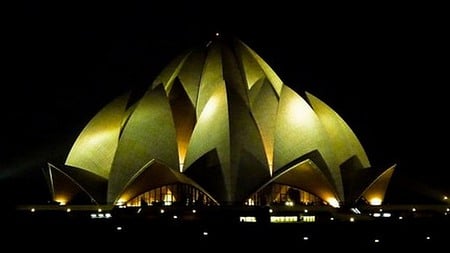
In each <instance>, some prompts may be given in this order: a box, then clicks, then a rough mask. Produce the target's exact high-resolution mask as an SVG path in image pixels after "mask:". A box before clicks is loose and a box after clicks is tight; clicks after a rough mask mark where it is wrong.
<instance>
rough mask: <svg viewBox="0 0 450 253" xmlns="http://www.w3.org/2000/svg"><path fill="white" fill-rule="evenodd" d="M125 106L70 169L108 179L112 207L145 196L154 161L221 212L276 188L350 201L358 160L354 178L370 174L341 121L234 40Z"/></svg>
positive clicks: (83, 144) (79, 143) (74, 153)
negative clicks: (351, 169)
mask: <svg viewBox="0 0 450 253" xmlns="http://www.w3.org/2000/svg"><path fill="white" fill-rule="evenodd" d="M129 98H130V96H128V95H124V96H121V97H119V98H117V99H116V100H114V101H112V102H111V103H110V104H109V105H107V106H105V107H104V109H102V110H101V111H100V112H99V113H98V114H97V115H96V116H94V117H93V118H92V120H91V121H90V122H89V123H88V124H87V125H86V127H85V128H84V129H83V131H82V132H81V133H80V135H79V137H78V138H77V140H76V141H75V143H74V145H73V147H72V149H71V151H70V153H69V155H68V157H67V160H66V165H70V166H72V167H76V168H79V169H83V170H86V171H89V172H91V173H93V174H95V175H98V176H101V177H103V178H105V179H107V180H108V189H107V192H108V193H107V197H106V199H107V202H109V203H115V202H117V201H118V199H119V198H120V197H121V194H123V193H124V192H127V191H128V192H139V190H138V189H135V188H133V187H131V188H130V185H129V184H130V182H132V181H133V180H132V179H134V178H136V177H137V176H138V175H139V174H140V173H142V171H143V170H145V169H146V168H147V166H148V164H149V163H150V162H151V161H158V163H159V164H162V165H164V166H165V167H166V168H167V169H169V170H172V171H173V172H174V173H175V172H176V173H177V174H176V175H178V174H181V175H183V178H184V177H187V178H189V180H187V179H183V180H184V181H185V182H189V184H191V185H195V186H196V187H198V188H201V187H203V188H202V189H203V190H204V191H205V192H206V193H207V194H209V195H210V196H211V197H212V198H213V199H215V200H217V201H218V202H219V203H235V202H240V201H243V200H244V199H245V198H248V196H250V195H251V194H253V193H254V192H255V191H256V190H258V189H260V187H262V186H263V185H266V184H267V183H268V182H272V181H276V180H278V181H279V182H285V183H286V184H291V185H294V186H297V187H299V188H304V189H309V190H310V191H311V192H312V193H316V195H317V196H319V197H321V198H325V197H330V198H331V197H333V198H335V199H337V200H338V201H344V199H345V196H344V187H345V186H344V185H343V179H342V175H341V167H342V166H343V164H344V163H346V162H347V161H349V160H352V159H353V160H358V161H359V167H358V168H357V169H359V168H369V167H370V163H369V160H368V158H367V155H366V153H365V151H364V149H363V147H362V145H361V143H360V142H359V141H358V139H357V137H356V136H355V134H354V133H353V131H352V130H351V129H350V127H349V126H348V125H347V124H346V123H345V121H344V120H343V119H342V118H341V117H340V116H339V115H338V114H337V113H336V112H335V111H333V110H332V109H331V108H330V107H329V106H327V105H326V104H325V103H324V102H322V101H321V100H319V99H318V98H316V97H315V96H313V95H312V94H310V93H306V99H307V100H306V99H304V98H303V97H302V96H300V95H299V94H297V93H296V92H294V91H293V90H292V89H291V88H289V87H288V86H286V85H285V84H284V83H283V81H281V79H280V78H279V77H278V76H277V74H276V73H275V72H274V71H273V70H272V68H271V67H270V66H269V65H268V64H267V63H266V62H265V61H264V60H263V59H262V58H261V57H260V56H258V55H257V54H256V53H255V52H254V51H253V50H252V49H250V48H249V47H248V46H247V45H246V44H245V43H243V42H242V41H240V40H238V39H235V38H231V39H223V38H220V37H218V38H216V39H215V40H213V41H211V42H210V43H208V44H207V45H206V46H204V47H201V48H195V49H192V50H190V51H188V52H186V53H184V54H181V55H180V56H179V57H177V58H176V59H174V60H173V61H172V62H171V63H170V64H169V65H168V66H167V67H166V68H164V69H163V70H162V71H161V73H160V74H159V75H158V76H157V77H156V78H155V80H154V82H153V83H152V85H151V86H150V87H149V88H148V89H147V91H146V92H145V94H143V95H142V96H141V97H140V98H139V99H138V100H137V101H136V102H134V103H132V104H131V105H130V104H129V103H130V101H129ZM311 154H313V155H311ZM202 159H208V161H210V162H209V163H210V164H208V166H204V164H205V163H204V162H199V161H201V160H202ZM299 159H300V160H299ZM302 159H303V160H302ZM306 161H308V162H306ZM293 164H294V165H293ZM307 164H313V165H308V166H307ZM158 166H160V165H158ZM345 166H347V167H348V166H349V163H346V165H345ZM147 169H148V168H147ZM161 171H166V170H162V169H161ZM164 173H165V174H167V175H171V174H170V173H168V172H167V171H166V172H164ZM174 175H175V174H174ZM208 175H214V176H208ZM288 175H291V176H292V177H291V176H288ZM152 176H154V173H150V174H149V173H146V176H145V177H146V178H147V179H148V178H149V177H152ZM174 178H177V177H174ZM178 178H179V177H178ZM297 179H298V180H297ZM179 180H181V179H180V178H179ZM183 180H182V181H183ZM292 180H294V181H295V182H293V181H292ZM309 180H312V181H313V182H310V181H309ZM150 181H151V180H150ZM154 184H155V185H156V183H154ZM139 185H143V184H142V182H141V183H139ZM142 187H144V186H142ZM130 189H133V190H132V191H131V190H130ZM366 193H367V192H366ZM367 194H368V193H367ZM130 197H132V196H129V197H127V198H130Z"/></svg>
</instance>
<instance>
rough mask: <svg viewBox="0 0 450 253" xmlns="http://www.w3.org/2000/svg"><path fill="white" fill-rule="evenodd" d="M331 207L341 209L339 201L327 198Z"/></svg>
mask: <svg viewBox="0 0 450 253" xmlns="http://www.w3.org/2000/svg"><path fill="white" fill-rule="evenodd" d="M326 201H327V202H328V204H330V206H332V207H335V208H338V207H339V201H337V199H336V198H327V200H326Z"/></svg>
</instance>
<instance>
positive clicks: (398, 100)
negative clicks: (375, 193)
mask: <svg viewBox="0 0 450 253" xmlns="http://www.w3.org/2000/svg"><path fill="white" fill-rule="evenodd" d="M112 2H114V1H111V3H110V2H104V3H100V2H95V3H92V2H88V3H80V2H73V3H70V2H64V3H49V2H44V1H25V2H21V3H20V4H17V5H16V6H14V7H11V9H10V11H8V10H7V12H9V13H8V14H10V15H7V18H6V22H5V23H4V25H5V28H4V29H3V32H2V33H3V36H2V37H3V39H2V40H3V42H4V43H5V44H4V46H3V48H4V52H5V55H6V57H4V60H5V66H4V70H6V71H5V74H4V75H3V81H2V101H1V103H2V104H1V105H2V111H3V112H4V114H3V115H2V118H3V120H2V128H3V130H2V135H3V137H2V139H1V146H2V149H1V154H0V157H1V159H0V166H1V167H0V184H1V189H2V190H7V191H8V194H6V195H8V196H7V197H11V199H16V200H17V199H22V200H24V201H34V200H36V199H42V198H47V194H48V193H46V192H45V191H42V189H45V187H46V186H45V182H44V178H43V177H42V173H41V171H40V169H41V168H44V167H45V166H46V163H47V162H51V163H54V164H62V163H63V160H64V158H65V156H66V155H67V153H68V151H69V149H70V146H71V145H72V144H73V142H74V140H75V138H76V137H77V135H78V134H79V132H80V131H81V130H82V128H83V127H84V126H85V124H86V123H87V122H88V121H89V120H90V119H91V117H92V116H94V115H95V113H97V112H98V110H100V109H101V108H102V107H103V106H104V105H105V104H106V103H108V102H109V101H111V100H112V99H113V98H115V97H117V96H118V95H120V94H122V92H124V91H128V90H130V89H139V88H145V87H147V86H148V85H149V84H151V82H152V81H153V79H154V78H155V77H156V75H157V74H158V73H159V71H160V70H161V69H162V68H163V67H165V66H166V65H167V63H168V62H169V61H170V60H171V59H173V58H174V57H175V56H177V55H178V54H180V53H182V52H184V51H185V50H188V49H190V48H191V47H194V46H198V45H202V44H205V43H206V42H207V41H208V40H210V39H211V38H212V37H213V36H214V34H215V33H216V32H220V33H222V34H231V35H234V36H237V37H238V38H239V39H241V40H242V41H243V42H244V43H246V44H247V45H248V46H250V47H251V48H252V49H253V50H255V51H256V53H258V54H259V55H260V56H261V57H262V58H263V59H264V60H265V61H266V62H267V63H268V64H269V65H270V66H271V67H272V68H273V69H274V71H275V72H276V73H277V74H278V76H279V77H280V78H281V79H282V80H283V81H284V83H285V84H286V85H288V86H289V87H291V88H293V89H294V90H295V91H297V92H298V93H300V94H303V92H304V91H308V92H310V93H312V94H314V95H315V96H317V97H318V98H320V99H321V100H322V101H324V102H325V103H327V104H328V105H329V106H331V107H332V108H333V109H334V110H335V111H336V112H337V113H338V114H340V116H342V118H343V119H344V120H345V121H346V122H347V123H348V124H349V125H350V127H351V128H352V129H353V131H354V132H355V133H356V135H357V136H358V137H359V139H360V141H361V143H362V145H363V146H364V147H365V149H366V152H367V154H368V156H369V160H370V161H371V163H372V165H373V166H374V167H383V168H387V167H389V166H391V165H393V164H397V165H398V167H397V170H396V172H395V174H394V178H393V182H395V184H391V186H392V191H391V193H390V195H389V197H391V198H392V199H394V195H395V199H396V200H405V201H406V202H408V201H417V200H419V199H422V198H423V197H426V198H431V199H434V198H435V199H439V198H441V197H442V195H443V194H450V189H449V188H450V187H449V183H448V182H449V178H448V176H449V172H448V171H449V168H448V165H447V157H448V152H447V150H448V128H447V123H446V122H447V101H448V96H447V94H448V93H447V91H446V90H447V87H446V86H447V85H448V83H449V82H448V81H449V80H448V69H449V68H448V67H449V64H448V61H449V60H448V59H449V50H448V45H449V39H448V38H447V33H448V26H447V25H446V23H447V22H446V19H447V17H446V15H445V13H443V12H444V11H443V10H444V9H443V8H442V6H431V5H427V6H424V5H419V4H417V5H415V4H412V3H397V4H392V3H391V4H389V5H381V4H380V5H376V4H374V3H367V4H355V3H348V4H342V3H340V4H332V5H327V4H325V3H317V4H315V5H313V4H303V3H292V4H287V3H283V4H282V2H279V1H277V3H271V4H270V5H265V4H263V3H262V2H260V3H259V4H254V5H253V6H252V7H249V6H248V5H249V4H250V3H246V4H245V5H244V3H242V2H237V3H233V2H232V1H229V2H226V3H221V2H203V3H202V2H194V1H189V2H188V3H189V4H187V3H185V4H181V5H180V4H178V3H168V4H163V3H160V2H153V3H146V2H144V1H143V2H132V1H130V2H128V1H127V2H126V3H125V2H124V3H112ZM163 5H166V6H163ZM36 178H38V180H36ZM391 186H390V187H391ZM30 189H32V190H31V191H30ZM394 193H395V194H394Z"/></svg>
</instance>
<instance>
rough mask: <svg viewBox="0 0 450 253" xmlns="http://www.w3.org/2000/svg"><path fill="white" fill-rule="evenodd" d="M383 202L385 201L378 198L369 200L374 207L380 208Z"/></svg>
mask: <svg viewBox="0 0 450 253" xmlns="http://www.w3.org/2000/svg"><path fill="white" fill-rule="evenodd" d="M382 202H383V201H382V200H381V198H378V197H374V198H371V199H370V200H369V204H370V205H372V206H379V205H381V203H382Z"/></svg>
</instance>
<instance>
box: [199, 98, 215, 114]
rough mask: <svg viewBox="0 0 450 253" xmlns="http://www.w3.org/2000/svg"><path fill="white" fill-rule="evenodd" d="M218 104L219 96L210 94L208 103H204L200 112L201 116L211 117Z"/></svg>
mask: <svg viewBox="0 0 450 253" xmlns="http://www.w3.org/2000/svg"><path fill="white" fill-rule="evenodd" d="M218 105H219V98H218V96H217V95H215V96H212V97H211V98H210V99H209V101H208V103H207V104H206V106H205V108H204V109H203V112H202V116H201V117H202V118H205V117H206V118H211V117H213V116H214V115H215V113H216V111H217V108H218Z"/></svg>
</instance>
